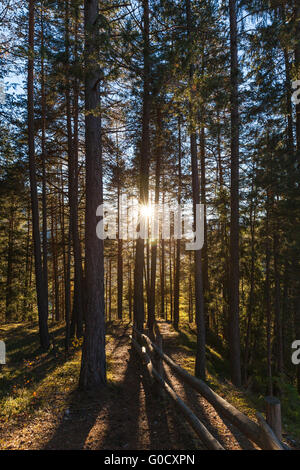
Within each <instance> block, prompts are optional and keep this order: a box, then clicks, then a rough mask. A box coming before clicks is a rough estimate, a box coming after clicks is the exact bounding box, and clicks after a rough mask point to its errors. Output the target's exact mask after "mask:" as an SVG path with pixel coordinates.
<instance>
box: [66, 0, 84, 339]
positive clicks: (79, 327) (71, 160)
mask: <svg viewBox="0 0 300 470" xmlns="http://www.w3.org/2000/svg"><path fill="white" fill-rule="evenodd" d="M69 22H70V19H69V0H66V1H65V53H66V54H65V55H66V90H65V95H66V116H67V136H68V138H67V143H68V183H69V207H70V230H71V238H72V242H73V254H74V295H73V310H72V321H71V332H70V334H71V336H74V335H75V333H76V336H77V337H78V338H81V337H82V335H83V301H82V265H81V247H80V240H79V235H78V81H77V79H76V78H75V82H74V134H73V132H72V119H71V83H70V63H69V62H70V58H69V55H70V44H69V43H70V38H69V35H70V34H69ZM75 44H77V39H76V38H75ZM76 47H77V46H76ZM75 56H76V50H75Z"/></svg>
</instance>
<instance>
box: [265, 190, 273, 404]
mask: <svg viewBox="0 0 300 470" xmlns="http://www.w3.org/2000/svg"><path fill="white" fill-rule="evenodd" d="M265 302H266V316H267V377H268V394H269V395H270V396H272V395H273V380H272V343H271V341H272V336H271V335H272V332H271V328H272V316H271V303H270V242H269V194H267V213H266V282H265Z"/></svg>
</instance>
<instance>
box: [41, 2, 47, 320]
mask: <svg viewBox="0 0 300 470" xmlns="http://www.w3.org/2000/svg"><path fill="white" fill-rule="evenodd" d="M44 48H45V45H44V18H43V11H42V18H41V107H42V119H41V121H42V139H41V149H42V213H43V224H42V225H43V281H44V295H45V304H46V309H47V318H48V240H47V173H46V163H47V160H46V159H47V157H46V90H45V59H44Z"/></svg>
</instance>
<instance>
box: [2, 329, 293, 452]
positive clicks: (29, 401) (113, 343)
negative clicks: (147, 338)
mask: <svg viewBox="0 0 300 470" xmlns="http://www.w3.org/2000/svg"><path fill="white" fill-rule="evenodd" d="M159 325H160V330H161V333H162V335H163V338H164V341H163V347H164V351H165V352H166V353H167V354H170V355H171V356H172V358H173V359H174V360H175V361H176V362H177V363H178V364H179V365H181V366H182V367H184V368H186V369H187V370H192V369H193V367H194V352H193V347H194V345H193V344H191V343H192V342H193V339H191V338H193V336H191V335H190V334H189V332H184V331H183V332H181V333H178V332H176V331H175V330H174V329H173V328H172V326H171V325H170V324H168V323H166V322H160V323H159ZM130 333H131V325H130V324H126V323H114V324H111V325H110V326H109V327H108V335H107V364H108V366H107V377H108V385H107V387H106V388H104V389H103V390H101V391H99V392H98V393H88V394H87V393H82V392H79V391H78V390H77V383H78V375H79V370H80V347H79V346H80V345H78V344H76V343H74V344H73V346H72V350H71V351H70V353H69V356H68V358H67V359H66V358H65V357H64V353H63V334H64V329H63V327H61V326H56V327H53V328H52V334H53V336H54V337H55V344H56V348H55V350H54V351H53V350H52V351H50V352H48V353H46V354H45V353H41V352H40V351H39V349H38V337H37V334H36V327H33V326H32V325H29V324H28V325H25V326H24V325H20V324H15V325H5V326H2V327H0V335H1V339H5V341H6V344H7V356H8V364H7V365H6V366H5V367H3V369H2V371H0V449H59V450H61V449H106V450H133V449H134V450H139V449H145V450H163V449H168V450H176V449H180V450H194V449H203V445H202V444H201V442H200V441H199V439H198V437H197V436H196V435H195V434H194V432H193V431H192V430H191V428H190V427H189V426H188V425H185V423H184V422H183V420H182V417H181V416H179V415H178V413H177V411H176V410H175V409H174V407H173V405H172V404H170V402H169V401H168V400H166V399H163V398H160V397H159V396H157V395H156V394H155V392H154V391H153V388H152V387H151V384H150V383H149V380H148V378H147V375H146V373H145V369H144V368H143V366H142V365H141V363H140V359H139V357H137V355H136V353H135V352H134V351H133V350H132V348H131V346H130V338H129V334H130ZM191 334H192V333H191ZM213 354H214V355H216V353H215V352H214V353H213ZM216 359H218V357H216ZM165 377H166V379H167V380H168V381H169V382H170V383H171V384H172V386H173V387H174V389H175V390H176V393H177V394H178V395H179V396H180V397H181V398H182V399H183V400H184V401H185V402H186V403H187V404H188V406H190V408H192V410H193V411H194V412H195V413H196V415H197V416H198V417H199V419H200V420H201V421H202V422H203V424H204V425H205V426H206V427H207V428H208V429H209V431H210V432H211V433H212V434H213V435H214V436H215V437H216V439H218V441H219V442H220V443H221V444H222V445H223V447H224V448H225V449H232V450H233V449H235V450H237V449H254V448H255V446H254V445H253V444H252V443H251V442H250V441H248V440H247V439H246V438H245V437H244V436H242V435H241V434H240V433H239V431H238V430H237V429H235V428H234V427H233V426H232V425H230V424H229V423H228V422H226V421H225V420H223V419H222V418H221V417H220V416H219V415H218V413H217V412H216V411H215V410H214V408H213V407H212V406H211V405H210V404H209V403H208V402H207V401H206V400H205V399H204V398H203V397H201V396H200V395H199V394H197V393H196V392H194V391H192V390H191V389H190V388H189V387H187V386H186V385H184V384H183V383H182V382H181V381H178V380H177V379H176V377H174V375H173V374H172V373H171V371H170V370H169V368H168V367H167V366H166V367H165ZM208 379H209V382H210V384H211V385H212V387H213V388H215V389H217V390H216V391H217V392H218V393H220V394H222V395H223V396H224V397H225V398H228V396H229V395H230V399H231V400H229V401H231V402H232V403H233V404H234V405H235V406H237V407H238V408H240V409H241V411H243V412H245V413H246V414H248V415H249V416H251V417H253V415H254V413H255V407H254V406H253V404H252V403H251V402H250V401H249V400H248V399H247V398H245V394H243V392H239V391H237V390H235V389H234V387H232V385H230V383H227V382H226V381H224V383H220V382H218V381H217V380H216V379H215V378H214V377H213V375H209V377H208ZM289 443H290V442H289ZM294 444H295V442H294Z"/></svg>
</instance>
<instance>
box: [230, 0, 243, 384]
mask: <svg viewBox="0 0 300 470" xmlns="http://www.w3.org/2000/svg"><path fill="white" fill-rule="evenodd" d="M236 11H237V4H236V0H229V13H230V51H231V74H230V83H231V192H230V199H231V219H230V325H229V329H230V340H229V347H230V368H231V380H232V382H233V383H234V385H236V386H237V387H240V386H241V352H240V327H239V276H240V275H239V101H238V73H239V69H238V45H237V18H236Z"/></svg>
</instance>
